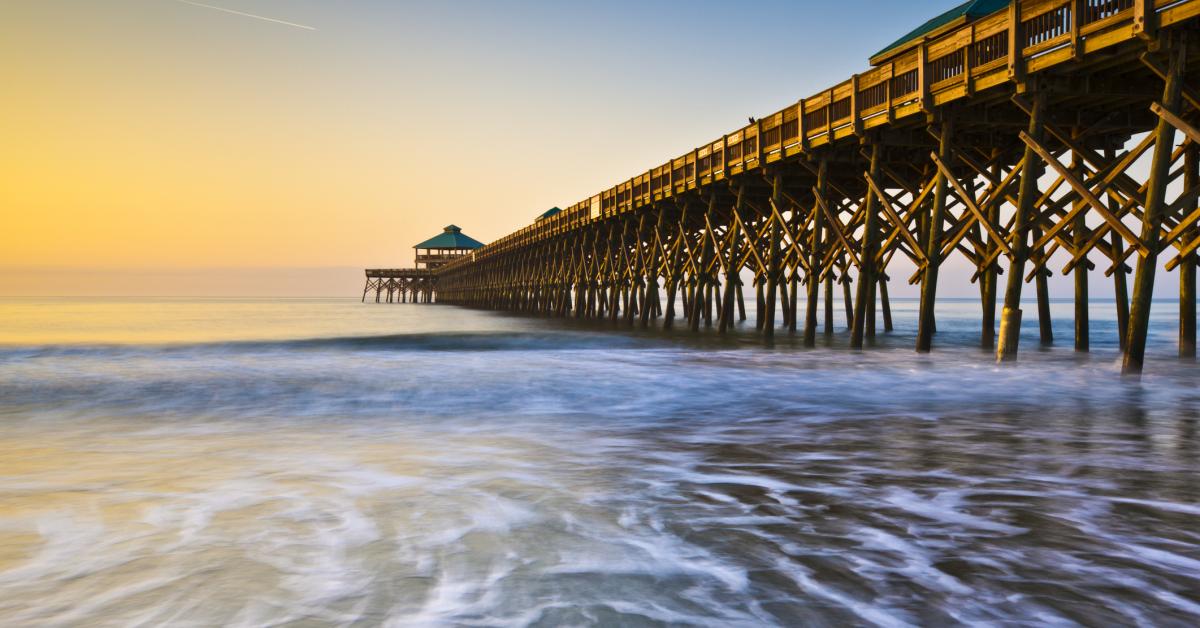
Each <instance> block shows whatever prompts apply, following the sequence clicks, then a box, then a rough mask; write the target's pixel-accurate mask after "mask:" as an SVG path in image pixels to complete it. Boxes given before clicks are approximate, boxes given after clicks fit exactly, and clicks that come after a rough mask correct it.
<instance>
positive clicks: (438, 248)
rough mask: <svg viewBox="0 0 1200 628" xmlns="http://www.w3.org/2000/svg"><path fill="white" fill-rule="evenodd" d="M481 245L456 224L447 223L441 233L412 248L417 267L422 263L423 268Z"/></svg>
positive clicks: (454, 258)
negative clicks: (414, 252)
mask: <svg viewBox="0 0 1200 628" xmlns="http://www.w3.org/2000/svg"><path fill="white" fill-rule="evenodd" d="M482 247H483V243H482V242H480V241H479V240H476V239H475V238H472V237H471V236H469V235H467V234H465V233H463V232H462V229H460V228H459V227H458V226H457V225H447V226H446V228H445V229H442V232H441V233H439V234H437V235H435V236H433V237H432V238H429V239H428V240H426V241H424V242H422V243H420V244H418V245H416V246H414V247H413V249H414V250H415V251H416V262H417V267H418V268H420V267H421V265H422V264H423V265H424V266H425V268H429V269H434V268H437V267H439V266H442V265H444V264H448V263H450V262H452V261H454V260H456V259H458V258H460V257H462V256H464V255H466V254H467V253H470V252H471V251H474V250H475V249H478V248H482Z"/></svg>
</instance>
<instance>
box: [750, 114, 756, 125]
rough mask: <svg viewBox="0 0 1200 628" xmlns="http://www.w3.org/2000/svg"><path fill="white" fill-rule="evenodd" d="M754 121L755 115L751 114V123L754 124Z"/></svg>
mask: <svg viewBox="0 0 1200 628" xmlns="http://www.w3.org/2000/svg"><path fill="white" fill-rule="evenodd" d="M754 122H755V120H754V116H750V124H754Z"/></svg>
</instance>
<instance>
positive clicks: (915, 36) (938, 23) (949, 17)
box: [871, 0, 1011, 63]
mask: <svg viewBox="0 0 1200 628" xmlns="http://www.w3.org/2000/svg"><path fill="white" fill-rule="evenodd" d="M1010 3H1011V0H969V1H968V2H964V3H962V4H960V5H958V6H956V7H954V8H953V9H950V10H949V11H946V12H945V13H943V14H941V15H939V16H937V17H935V18H933V19H932V20H929V21H928V22H925V23H924V24H922V25H920V26H918V27H917V28H916V29H914V30H913V31H911V32H909V33H908V34H907V35H905V36H904V37H901V38H900V39H897V40H896V41H894V42H892V43H891V45H889V46H888V47H886V48H884V49H883V50H880V51H879V52H877V53H875V54H873V55H871V62H872V63H876V62H877V59H878V58H879V57H882V56H884V55H885V54H887V53H889V52H892V51H894V50H896V49H897V48H903V47H904V45H905V44H907V43H909V42H913V41H916V40H919V39H921V38H922V37H925V36H926V35H929V34H931V33H933V32H935V31H937V30H938V29H939V28H941V27H943V26H946V25H947V24H950V23H952V22H954V21H956V20H958V19H959V18H966V21H968V22H970V21H972V20H977V19H979V18H981V17H985V16H988V15H991V14H993V13H995V12H996V11H999V10H1001V9H1003V8H1005V7H1007V6H1008V5H1009V4H1010Z"/></svg>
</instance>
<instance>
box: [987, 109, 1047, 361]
mask: <svg viewBox="0 0 1200 628" xmlns="http://www.w3.org/2000/svg"><path fill="white" fill-rule="evenodd" d="M1045 104H1046V96H1045V94H1044V93H1042V92H1040V91H1039V92H1035V93H1034V95H1033V106H1032V110H1031V111H1030V112H1029V136H1030V137H1032V138H1034V139H1035V140H1038V141H1040V140H1041V138H1042V116H1043V109H1045ZM1037 159H1038V155H1037V153H1036V152H1035V151H1034V150H1033V147H1031V146H1029V145H1026V146H1025V153H1024V157H1023V158H1022V161H1021V181H1020V188H1019V191H1018V192H1017V210H1016V218H1015V221H1014V226H1013V232H1014V238H1013V242H1012V246H1011V248H1012V261H1011V262H1010V263H1009V267H1008V285H1007V287H1006V288H1005V290H1004V309H1002V310H1001V311H1000V340H999V342H998V343H997V345H996V359H997V361H1001V362H1007V361H1014V360H1016V359H1017V349H1018V346H1019V343H1020V340H1021V287H1022V284H1023V283H1024V281H1025V262H1026V260H1027V259H1028V257H1029V225H1030V224H1031V223H1033V222H1034V218H1035V216H1034V215H1033V213H1034V211H1035V210H1036V209H1037V208H1035V207H1034V204H1035V203H1036V202H1037V194H1038V188H1037V179H1038V177H1040V176H1041V172H1042V168H1041V166H1040V164H1039V162H1038V161H1037Z"/></svg>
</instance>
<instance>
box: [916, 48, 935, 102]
mask: <svg viewBox="0 0 1200 628" xmlns="http://www.w3.org/2000/svg"><path fill="white" fill-rule="evenodd" d="M917 89H918V90H919V91H918V92H917V98H918V101H919V102H920V103H921V111H925V112H930V111H933V103H932V102H931V100H932V99H931V98H930V94H929V51H928V50H926V49H925V42H921V45H920V46H919V47H917Z"/></svg>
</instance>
